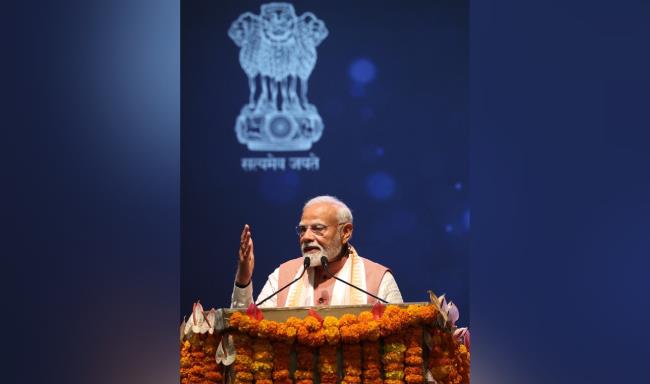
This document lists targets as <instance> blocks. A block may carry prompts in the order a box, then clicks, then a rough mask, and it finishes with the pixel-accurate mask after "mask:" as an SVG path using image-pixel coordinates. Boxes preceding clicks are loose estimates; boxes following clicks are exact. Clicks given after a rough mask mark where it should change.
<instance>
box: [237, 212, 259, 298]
mask: <svg viewBox="0 0 650 384" xmlns="http://www.w3.org/2000/svg"><path fill="white" fill-rule="evenodd" d="M254 266H255V254H254V253H253V238H252V237H251V228H250V227H249V226H248V224H246V225H244V230H243V231H242V233H241V237H240V239H239V263H238V264H237V276H236V278H235V282H236V283H237V285H241V286H245V285H248V283H250V281H251V279H252V278H253V268H254Z"/></svg>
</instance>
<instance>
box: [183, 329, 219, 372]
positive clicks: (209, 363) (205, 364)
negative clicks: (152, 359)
mask: <svg viewBox="0 0 650 384" xmlns="http://www.w3.org/2000/svg"><path fill="white" fill-rule="evenodd" d="M216 348H217V340H216V337H215V335H209V334H194V335H192V336H191V337H190V339H189V340H187V339H186V340H184V341H183V342H182V343H181V361H180V363H181V367H180V377H181V384H190V383H198V384H214V383H221V382H223V365H221V364H217V362H216V361H215V358H214V355H215V352H216Z"/></svg>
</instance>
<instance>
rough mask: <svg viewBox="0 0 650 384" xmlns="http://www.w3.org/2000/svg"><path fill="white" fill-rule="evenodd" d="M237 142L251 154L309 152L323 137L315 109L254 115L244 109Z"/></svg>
mask: <svg viewBox="0 0 650 384" xmlns="http://www.w3.org/2000/svg"><path fill="white" fill-rule="evenodd" d="M235 131H236V132H237V139H238V140H239V142H240V143H241V144H246V146H247V147H248V149H249V150H250V151H307V150H309V149H311V146H312V144H313V143H315V142H316V141H318V140H319V139H320V137H321V135H322V133H323V120H322V119H321V117H320V115H319V114H318V111H317V110H316V108H315V107H314V108H310V109H309V110H291V111H273V112H267V111H255V110H251V108H250V107H248V106H245V107H244V108H243V109H242V111H241V112H240V114H239V116H238V117H237V123H236V124H235Z"/></svg>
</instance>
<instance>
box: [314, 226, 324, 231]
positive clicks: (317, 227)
mask: <svg viewBox="0 0 650 384" xmlns="http://www.w3.org/2000/svg"><path fill="white" fill-rule="evenodd" d="M311 229H312V231H322V230H323V229H325V226H324V225H314V226H312V227H311Z"/></svg>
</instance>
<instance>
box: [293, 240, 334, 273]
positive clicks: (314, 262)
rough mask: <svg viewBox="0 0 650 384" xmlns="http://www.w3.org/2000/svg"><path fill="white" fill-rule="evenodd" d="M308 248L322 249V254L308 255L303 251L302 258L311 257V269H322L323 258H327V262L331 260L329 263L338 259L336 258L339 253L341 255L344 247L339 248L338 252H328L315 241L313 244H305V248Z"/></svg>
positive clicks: (332, 250) (330, 250)
mask: <svg viewBox="0 0 650 384" xmlns="http://www.w3.org/2000/svg"><path fill="white" fill-rule="evenodd" d="M306 246H310V247H318V248H319V249H320V252H310V253H308V254H305V251H304V250H303V252H302V256H303V257H309V261H310V263H309V267H310V268H314V267H320V266H321V265H322V263H321V261H320V259H321V257H323V256H325V257H327V260H329V261H332V260H334V259H336V257H337V256H338V255H339V253H341V248H342V246H339V247H338V250H335V249H329V250H327V249H325V248H323V247H322V246H321V245H320V244H318V243H317V242H315V241H314V242H312V243H307V244H304V245H303V248H304V247H306Z"/></svg>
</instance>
